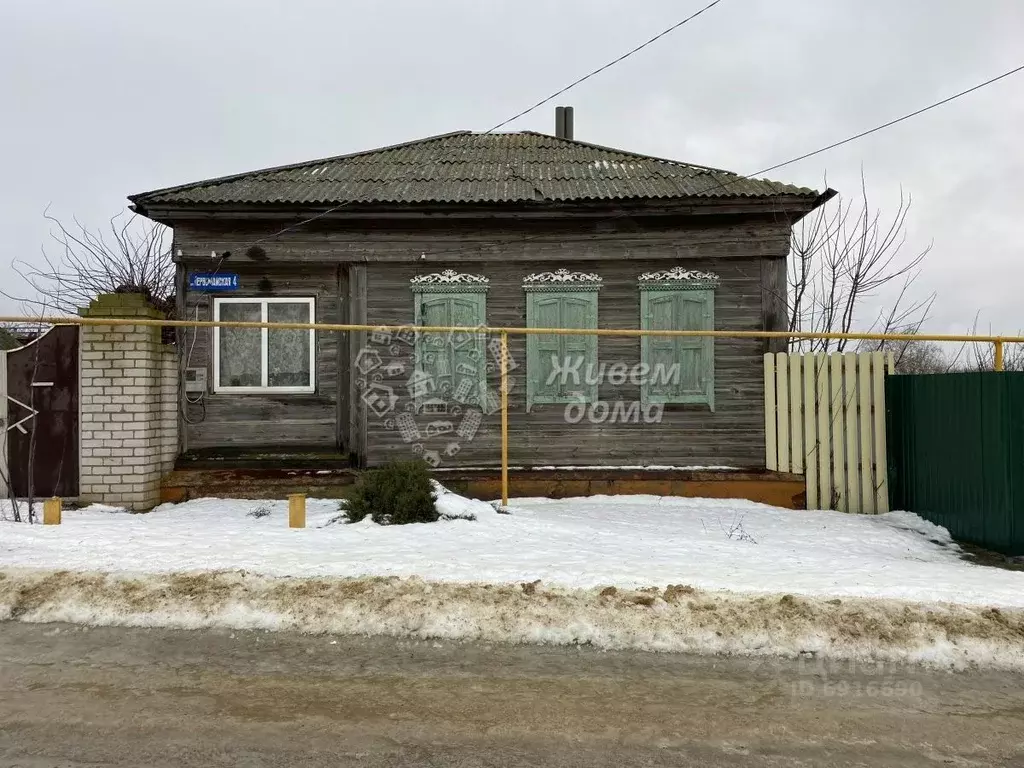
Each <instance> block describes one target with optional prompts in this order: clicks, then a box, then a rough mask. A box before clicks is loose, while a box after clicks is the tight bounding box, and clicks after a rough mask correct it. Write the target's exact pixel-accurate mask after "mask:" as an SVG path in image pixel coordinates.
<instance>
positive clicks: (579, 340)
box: [558, 292, 597, 403]
mask: <svg viewBox="0 0 1024 768" xmlns="http://www.w3.org/2000/svg"><path fill="white" fill-rule="evenodd" d="M560 299H561V323H560V326H561V327H562V328H596V327H597V293H593V294H591V293H590V292H586V293H569V294H566V295H564V296H561V297H560ZM558 338H559V340H560V342H561V359H562V360H563V361H564V362H563V365H569V366H570V367H571V368H572V369H573V370H575V371H579V382H578V383H577V382H576V380H575V377H572V378H570V379H567V380H566V381H565V382H564V383H563V384H562V387H561V391H560V392H559V395H560V396H561V397H562V399H563V400H566V401H579V402H584V403H592V402H594V401H595V400H597V381H596V379H597V376H596V375H595V374H596V368H597V336H559V337H558ZM577 360H582V362H581V363H580V364H579V365H578V366H577V365H576V362H577ZM588 374H589V378H590V379H591V380H592V381H594V383H593V384H588V383H587V379H588Z"/></svg>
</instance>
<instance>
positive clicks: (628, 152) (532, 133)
mask: <svg viewBox="0 0 1024 768" xmlns="http://www.w3.org/2000/svg"><path fill="white" fill-rule="evenodd" d="M517 133H525V134H529V135H530V136H543V137H544V138H546V139H557V140H558V141H562V142H565V143H566V144H577V145H579V146H581V147H589V148H590V149H600V150H602V151H604V152H615V153H617V154H620V155H629V156H630V157H638V158H640V159H642V160H657V161H658V162H659V163H669V164H670V165H685V166H686V167H688V168H699V169H701V170H702V171H714V172H715V173H727V174H729V175H730V176H739V175H740V174H738V173H736V171H730V170H727V169H725V168H714V167H712V166H710V165H700V164H699V163H690V162H687V161H686V160H673V159H672V158H669V157H659V156H658V155H647V154H644V153H643V152H633V151H631V150H628V149H619V148H618V147H609V146H606V145H604V144H594V143H592V142H589V141H580V140H579V139H567V138H565V137H564V136H555V135H554V134H551V133H541V132H540V131H517ZM477 135H478V136H483V135H484V134H482V133H481V134H477Z"/></svg>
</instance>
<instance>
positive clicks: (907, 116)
mask: <svg viewBox="0 0 1024 768" xmlns="http://www.w3.org/2000/svg"><path fill="white" fill-rule="evenodd" d="M1021 71H1024V64H1021V65H1020V66H1018V67H1014V68H1013V69H1011V70H1009V71H1007V72H1004V73H1003V74H1001V75H997V76H996V77H993V78H990V79H988V80H985V81H984V82H982V83H978V84H977V85H974V86H971V87H970V88H967V89H965V90H963V91H960V92H959V93H955V94H953V95H952V96H947V97H946V98H944V99H940V100H939V101H936V102H934V103H932V104H929V105H928V106H926V107H922V108H920V109H916V110H914V111H913V112H908V113H907V114H905V115H903V116H902V117H897V118H895V119H894V120H889V121H887V122H885V123H882V124H881V125H877V126H875V127H874V128H869V129H868V130H866V131H861V132H860V133H856V134H854V135H853V136H849V137H847V138H845V139H842V140H840V141H835V142H832V143H831V144H828V145H826V146H824V147H821V148H819V149H815V150H814V151H812V152H805V153H804V154H802V155H798V156H797V157H794V158H791V159H789V160H785V161H783V162H781V163H776V164H775V165H770V166H768V167H767V168H762V169H761V170H759V171H754V172H753V173H748V174H743V175H740V174H734V175H733V177H732V178H729V179H727V180H724V181H719V182H717V183H716V184H715V185H714V186H709V187H707V188H705V189H702V190H700V191H699V192H697V193H696V195H707V194H710V193H711V192H716V191H718V190H719V189H725V188H727V187H729V186H731V185H732V184H736V183H737V182H740V181H745V180H748V179H752V178H754V177H757V176H760V175H761V174H762V173H768V172H770V171H774V170H777V169H779V168H783V167H785V166H787V165H792V164H793V163H797V162H799V161H801V160H806V159H807V158H809V157H814V156H815V155H820V154H822V153H823V152H827V151H829V150H830V149H835V148H836V147H841V146H842V145H844V144H849V143H850V142H852V141H856V140H857V139H861V138H864V137H865V136H870V135H871V134H873V133H877V132H878V131H881V130H884V129H886V128H889V127H891V126H893V125H896V124H898V123H902V122H904V121H906V120H909V119H911V118H912V117H917V116H918V115H921V114H924V113H925V112H928V111H930V110H932V109H935V108H936V107H941V106H942V105H944V104H948V103H949V102H951V101H954V100H955V99H959V98H960V97H961V96H966V95H967V94H969V93H973V92H974V91H977V90H980V89H981V88H984V87H986V86H988V85H992V84H993V83H996V82H999V81H1000V80H1003V79H1004V78H1007V77H1010V76H1011V75H1015V74H1017V73H1018V72H1021ZM727 173H728V172H727ZM631 215H633V212H632V211H623V212H622V213H617V214H615V215H614V216H609V217H607V218H604V219H596V220H595V222H594V223H607V222H609V221H615V220H617V219H621V218H626V217H628V216H631ZM544 237H548V235H534V236H532V237H531V236H527V237H522V238H517V239H516V240H507V241H504V242H505V243H508V244H511V245H518V244H520V243H528V242H531V241H533V240H538V239H542V238H544ZM502 244H503V242H502V241H498V242H494V243H491V244H489V245H491V246H492V247H493V246H497V245H502ZM652 245H655V244H652ZM481 246H482V244H481V245H478V246H476V247H475V248H466V249H456V250H451V251H435V252H433V253H430V252H428V253H427V254H426V255H428V256H444V255H447V254H458V253H463V252H465V251H466V250H476V249H479V248H480V247H481ZM635 247H643V246H640V245H638V246H635Z"/></svg>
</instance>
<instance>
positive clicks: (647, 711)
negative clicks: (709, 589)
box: [0, 623, 1024, 768]
mask: <svg viewBox="0 0 1024 768" xmlns="http://www.w3.org/2000/svg"><path fill="white" fill-rule="evenodd" d="M229 765H245V766H291V765H303V766H330V768H338V767H339V766H357V765H358V766H371V767H374V766H381V767H383V766H460V767H468V766H504V765H530V766H581V767H583V766H586V767H587V768H591V767H593V766H609V767H610V766H616V768H619V767H621V766H629V765H644V766H739V765H754V766H790V765H806V766H816V767H817V766H863V765H879V766H897V765H898V766H943V765H953V766H974V765H1024V679H1022V678H1021V677H1018V676H1014V675H1008V674H995V673H962V674H950V673H942V672H939V673H926V672H922V671H921V670H917V669H908V668H901V667H876V666H858V665H852V664H821V663H818V662H815V661H814V660H806V661H803V662H795V661H789V662H779V661H737V660H723V659H708V658H698V657H687V656H678V655H658V654H643V653H603V652H600V651H595V650H591V649H555V648H533V647H531V648H527V647H519V648H516V647H502V646H484V645H472V644H455V643H434V642H418V641H416V642H414V641H397V640H384V639H365V638H344V637H338V638H331V637H307V636H300V635H292V634H267V633H263V632H229V631H202V632H182V631H169V630H154V629H145V630H144V629H87V628H79V627H71V626H66V625H26V624H17V623H4V624H0V766H21V767H23V768H57V766H60V767H61V768H70V767H72V766H90V768H95V767H96V766H132V768H146V767H149V766H202V767H203V768H209V767H210V766H229Z"/></svg>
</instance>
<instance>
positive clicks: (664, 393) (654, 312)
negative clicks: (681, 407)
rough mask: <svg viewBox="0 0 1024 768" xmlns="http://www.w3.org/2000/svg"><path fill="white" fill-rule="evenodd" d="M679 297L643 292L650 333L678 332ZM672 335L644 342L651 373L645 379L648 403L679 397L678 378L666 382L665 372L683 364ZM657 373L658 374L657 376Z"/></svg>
mask: <svg viewBox="0 0 1024 768" xmlns="http://www.w3.org/2000/svg"><path fill="white" fill-rule="evenodd" d="M676 296H677V293H676V292H675V291H673V292H671V293H670V292H664V291H658V292H650V291H642V292H641V293H640V303H641V311H642V312H643V313H644V324H643V327H644V328H646V329H650V330H658V331H668V330H676V329H677V328H678V327H679V325H678V318H677V312H676V304H677V302H676ZM677 341H678V339H675V338H672V337H671V336H644V337H643V338H642V339H641V344H640V346H641V348H642V349H641V354H642V359H643V362H644V363H646V364H647V366H648V368H647V370H648V373H647V375H646V376H645V377H644V381H645V382H646V393H645V397H644V400H645V401H646V402H650V403H672V402H675V399H676V397H678V395H679V391H678V379H676V380H675V381H673V380H665V378H664V377H662V376H661V372H663V371H669V370H671V369H672V366H673V365H675V364H676V363H677V362H678V361H679V354H678V349H677V346H676V342H677ZM655 372H657V373H658V375H657V376H655V375H654V374H655Z"/></svg>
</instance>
